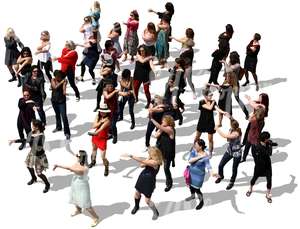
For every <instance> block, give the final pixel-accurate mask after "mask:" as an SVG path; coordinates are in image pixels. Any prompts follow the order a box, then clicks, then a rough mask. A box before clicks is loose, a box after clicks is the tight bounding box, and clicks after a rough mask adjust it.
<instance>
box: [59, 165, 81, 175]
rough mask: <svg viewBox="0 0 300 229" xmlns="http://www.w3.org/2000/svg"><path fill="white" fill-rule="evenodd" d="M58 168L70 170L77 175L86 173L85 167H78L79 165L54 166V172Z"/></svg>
mask: <svg viewBox="0 0 300 229" xmlns="http://www.w3.org/2000/svg"><path fill="white" fill-rule="evenodd" d="M56 168H61V169H65V170H69V171H71V172H73V173H75V174H77V175H83V174H84V171H85V168H84V167H83V166H77V165H72V166H64V165H54V167H53V170H55V169H56Z"/></svg>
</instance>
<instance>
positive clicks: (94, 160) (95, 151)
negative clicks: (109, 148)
mask: <svg viewBox="0 0 300 229" xmlns="http://www.w3.org/2000/svg"><path fill="white" fill-rule="evenodd" d="M96 157H97V146H96V145H95V144H92V155H91V163H90V164H89V168H92V167H93V166H95V164H96Z"/></svg>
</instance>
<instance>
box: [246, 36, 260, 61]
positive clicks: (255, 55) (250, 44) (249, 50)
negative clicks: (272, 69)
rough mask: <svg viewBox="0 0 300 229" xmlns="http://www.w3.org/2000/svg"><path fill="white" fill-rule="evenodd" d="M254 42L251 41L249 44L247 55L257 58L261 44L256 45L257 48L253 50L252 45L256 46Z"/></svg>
mask: <svg viewBox="0 0 300 229" xmlns="http://www.w3.org/2000/svg"><path fill="white" fill-rule="evenodd" d="M253 42H254V40H252V41H250V43H249V44H248V45H247V50H246V53H247V56H251V57H255V58H257V55H258V53H259V50H260V45H257V46H256V50H255V51H254V52H253V51H252V50H251V47H252V46H254V45H253Z"/></svg>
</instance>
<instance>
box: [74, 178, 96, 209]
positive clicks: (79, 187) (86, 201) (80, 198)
mask: <svg viewBox="0 0 300 229" xmlns="http://www.w3.org/2000/svg"><path fill="white" fill-rule="evenodd" d="M87 173H88V172H86V173H85V174H84V175H82V176H80V175H77V174H75V175H74V176H73V179H72V183H71V192H70V202H69V203H70V204H74V205H76V206H78V207H80V208H90V207H91V206H92V203H91V197H90V185H89V177H88V176H87Z"/></svg>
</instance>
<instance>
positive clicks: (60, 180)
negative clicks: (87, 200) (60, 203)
mask: <svg viewBox="0 0 300 229" xmlns="http://www.w3.org/2000/svg"><path fill="white" fill-rule="evenodd" d="M72 178H73V174H69V175H64V176H59V175H58V176H52V177H48V180H49V182H50V183H51V184H53V185H52V187H51V190H52V191H59V190H62V189H64V188H67V187H69V186H70V185H71V181H72Z"/></svg>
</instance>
